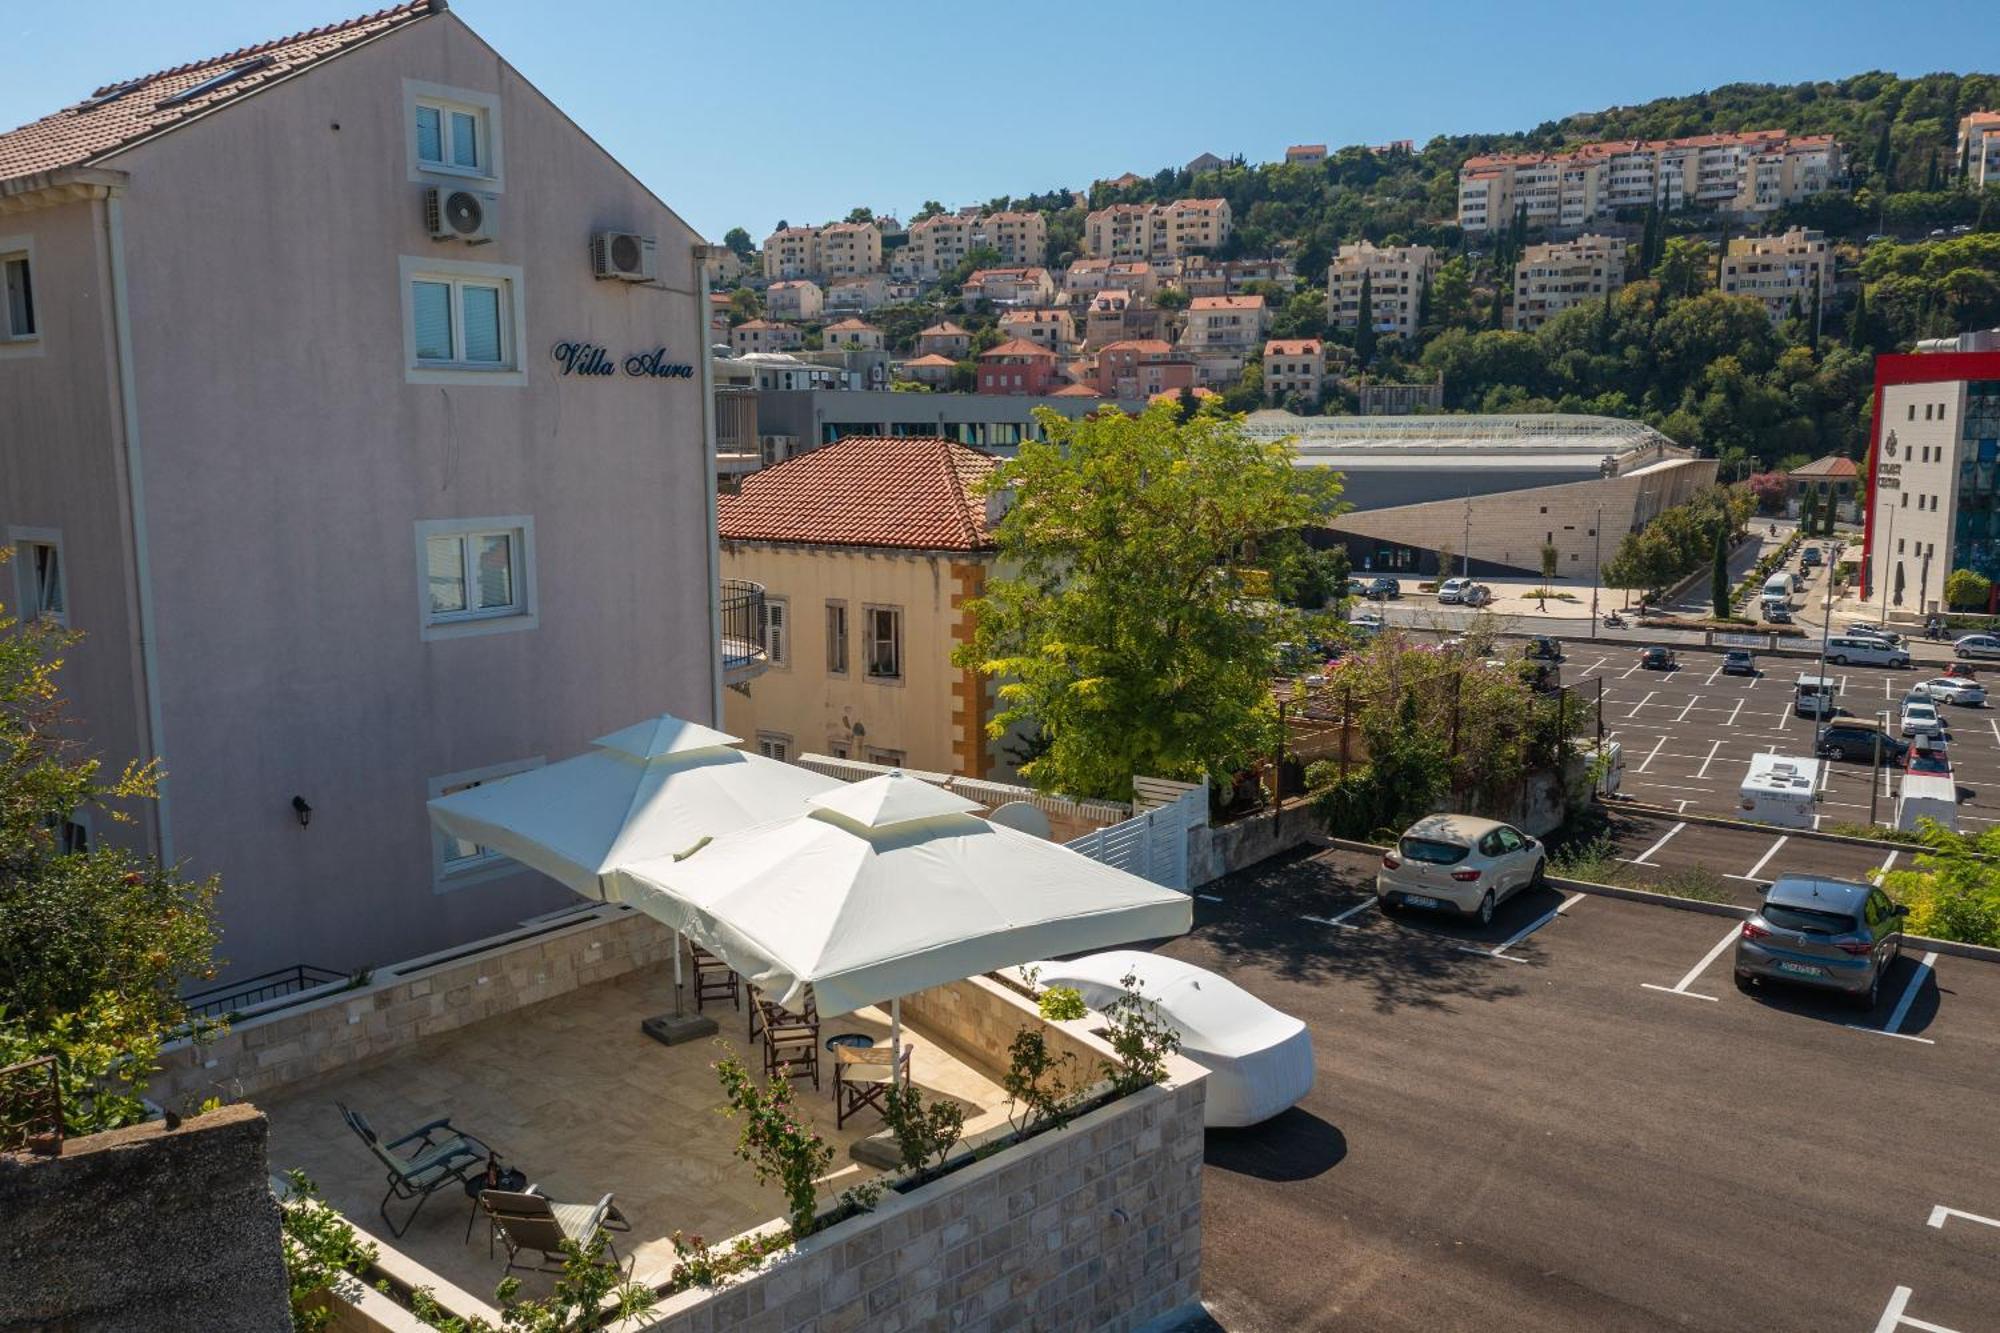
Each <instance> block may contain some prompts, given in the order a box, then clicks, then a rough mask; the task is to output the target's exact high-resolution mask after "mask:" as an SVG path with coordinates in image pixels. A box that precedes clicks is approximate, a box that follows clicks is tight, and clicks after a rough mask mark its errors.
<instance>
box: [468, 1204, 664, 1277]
mask: <svg viewBox="0 0 2000 1333" xmlns="http://www.w3.org/2000/svg"><path fill="white" fill-rule="evenodd" d="M479 1206H480V1207H481V1208H483V1209H485V1210H486V1216H487V1217H488V1218H489V1219H491V1221H492V1229H491V1230H490V1231H489V1232H488V1233H487V1237H486V1254H487V1257H488V1258H491V1257H492V1255H493V1240H494V1237H496V1236H497V1237H498V1238H499V1239H500V1242H501V1244H503V1245H505V1246H506V1247H507V1271H508V1272H510V1273H511V1272H513V1271H514V1270H515V1269H517V1268H518V1269H520V1270H522V1271H523V1272H533V1273H560V1272H562V1271H563V1248H562V1247H563V1242H564V1241H566V1240H568V1241H574V1242H576V1243H577V1244H578V1245H583V1246H588V1245H589V1244H590V1242H591V1241H592V1240H593V1239H595V1238H596V1236H597V1234H598V1233H599V1232H605V1233H610V1232H613V1231H630V1230H631V1229H632V1225H631V1223H629V1222H627V1221H626V1220H625V1215H624V1214H623V1213H621V1212H619V1211H618V1206H617V1205H616V1204H614V1203H613V1202H612V1201H611V1196H610V1195H609V1194H607V1195H605V1196H604V1197H603V1198H601V1199H599V1200H598V1201H597V1202H596V1203H594V1204H590V1203H556V1202H554V1201H553V1200H551V1199H548V1198H546V1197H544V1196H543V1195H540V1194H537V1193H535V1191H534V1188H533V1187H532V1186H530V1187H529V1188H528V1189H527V1190H526V1191H525V1192H523V1193H519V1194H516V1193H514V1192H512V1191H510V1190H482V1191H481V1192H480V1195H479ZM604 1244H605V1248H606V1249H607V1250H608V1251H609V1252H610V1254H611V1266H612V1267H614V1268H616V1267H618V1266H619V1264H621V1263H622V1262H624V1261H623V1260H621V1259H620V1258H619V1256H618V1247H617V1246H616V1245H615V1244H613V1243H612V1241H611V1237H610V1235H609V1234H606V1235H605V1238H604ZM530 1251H533V1252H534V1253H536V1254H539V1255H540V1256H541V1261H540V1262H539V1263H524V1262H522V1260H521V1256H522V1255H523V1254H525V1253H528V1252H530Z"/></svg>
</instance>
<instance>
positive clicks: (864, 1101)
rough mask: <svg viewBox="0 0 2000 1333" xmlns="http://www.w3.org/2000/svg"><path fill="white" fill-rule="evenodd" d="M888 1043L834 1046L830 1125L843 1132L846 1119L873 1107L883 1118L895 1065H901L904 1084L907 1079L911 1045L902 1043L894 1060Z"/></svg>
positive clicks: (886, 1108) (886, 1112)
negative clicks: (831, 1121) (899, 1052)
mask: <svg viewBox="0 0 2000 1333" xmlns="http://www.w3.org/2000/svg"><path fill="white" fill-rule="evenodd" d="M890 1050H891V1048H890V1046H889V1043H887V1042H878V1043H876V1044H875V1045H873V1046H836V1047H835V1048H834V1051H833V1123H834V1126H835V1128H838V1129H845V1128H846V1127H847V1117H849V1116H851V1115H859V1114H861V1108H862V1107H864V1106H872V1107H874V1108H875V1109H876V1110H877V1111H878V1112H881V1113H882V1114H883V1115H884V1116H885V1117H886V1116H887V1115H888V1107H887V1105H886V1103H885V1099H886V1098H887V1097H888V1095H889V1088H890V1085H891V1079H892V1075H893V1073H894V1066H895V1065H897V1064H900V1065H901V1067H902V1070H901V1072H902V1077H903V1081H904V1082H905V1083H907V1082H909V1080H910V1043H908V1042H907V1041H906V1042H904V1043H903V1054H902V1056H901V1058H900V1059H893V1057H892V1056H891V1054H890Z"/></svg>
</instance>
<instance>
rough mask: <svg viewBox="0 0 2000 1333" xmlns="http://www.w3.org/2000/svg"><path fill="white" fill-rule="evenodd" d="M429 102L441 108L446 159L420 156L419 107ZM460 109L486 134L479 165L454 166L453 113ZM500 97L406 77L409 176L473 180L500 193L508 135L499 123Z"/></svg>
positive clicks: (405, 130) (441, 143)
mask: <svg viewBox="0 0 2000 1333" xmlns="http://www.w3.org/2000/svg"><path fill="white" fill-rule="evenodd" d="M419 106H426V107H431V108H433V109H435V110H436V111H437V112H438V142H439V146H440V148H441V149H442V151H443V152H444V155H445V158H446V160H445V161H443V162H426V161H424V160H423V159H422V158H420V157H418V156H417V108H418V107H419ZM454 111H457V112H462V113H465V114H468V115H471V116H473V117H475V118H476V119H477V120H478V121H479V130H480V133H481V134H483V135H484V144H483V145H482V146H483V148H484V157H483V159H482V160H481V162H480V164H479V166H478V167H477V168H476V169H468V168H466V167H460V166H454V165H452V163H451V161H450V160H449V159H450V157H451V113H452V112H454ZM500 121H501V117H500V98H499V95H498V94H496V93H485V92H480V91H479V90H477V89H475V88H454V87H451V86H450V85H448V84H442V83H425V82H423V81H421V80H418V79H404V80H403V144H404V149H403V151H404V154H405V160H406V162H407V165H408V167H409V176H410V179H411V180H413V181H430V182H434V181H436V180H438V179H440V178H445V179H450V180H461V181H464V180H471V181H480V182H483V183H484V187H485V188H486V189H487V190H489V191H491V192H493V193H495V194H497V193H499V192H500V191H501V190H503V189H505V188H506V171H505V167H506V161H507V157H506V136H505V135H504V134H503V133H502V128H503V127H502V125H501V123H500Z"/></svg>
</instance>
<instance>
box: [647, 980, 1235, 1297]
mask: <svg viewBox="0 0 2000 1333" xmlns="http://www.w3.org/2000/svg"><path fill="white" fill-rule="evenodd" d="M907 1007H908V1002H907V1001H905V1008H907ZM1173 1070H1174V1078H1173V1079H1172V1080H1171V1081H1170V1082H1168V1083H1165V1084H1162V1085H1160V1086H1158V1087H1153V1088H1146V1089H1144V1090H1142V1091H1140V1092H1137V1093H1135V1094H1133V1095H1132V1096H1129V1097H1126V1098H1123V1099H1121V1100H1119V1101H1117V1102H1114V1103H1112V1104H1111V1105H1109V1106H1106V1107H1102V1108H1100V1109H1099V1110H1097V1111H1094V1112H1092V1113H1091V1114H1089V1115H1087V1116H1084V1117H1082V1118H1081V1119H1079V1120H1077V1121H1076V1122H1075V1123H1073V1124H1071V1125H1069V1126H1068V1127H1066V1128H1064V1129H1061V1130H1054V1131H1051V1132H1048V1133H1045V1134H1042V1135H1040V1136H1038V1137H1036V1138H1034V1139H1031V1140H1029V1141H1028V1142H1026V1143H1024V1144H1019V1145H1016V1146H1015V1147H1012V1148H1010V1149H1008V1150H1007V1151H1005V1152H1003V1153H1000V1154H998V1155H996V1156H994V1157H990V1158H987V1159H986V1160H984V1161H980V1162H975V1163H973V1164H972V1165H970V1166H967V1167H964V1168H962V1169H961V1170H959V1171H956V1172H954V1173H952V1174H951V1175H949V1176H946V1177H944V1178H943V1179H941V1180H936V1181H932V1182H931V1183H930V1184H928V1185H926V1186H924V1187H923V1188H921V1189H918V1190H915V1191H913V1192H911V1193H909V1194H907V1195H899V1194H894V1193H891V1194H887V1195H885V1196H883V1199H882V1202H881V1203H880V1204H879V1205H877V1208H876V1210H875V1211H874V1212H872V1213H867V1214H864V1215H862V1216H860V1217H856V1218H852V1219H850V1220H848V1221H846V1222H843V1223H841V1224H840V1225H839V1226H836V1227H832V1228H830V1229H829V1230H827V1231H825V1232H822V1233H820V1234H819V1235H817V1236H811V1237H808V1238H807V1239H806V1241H805V1242H804V1243H803V1244H802V1245H800V1246H799V1247H798V1249H797V1250H796V1251H794V1252H792V1253H791V1254H788V1255H786V1256H784V1257H783V1258H782V1259H780V1260H779V1261H777V1262H776V1263H774V1264H773V1265H772V1266H771V1267H770V1268H768V1269H766V1270H764V1271H763V1272H760V1273H758V1274H756V1275H754V1276H752V1277H750V1278H747V1279H745V1280H744V1281H742V1282H740V1283H737V1284H735V1285H732V1286H730V1287H728V1288H726V1289H724V1290H723V1291H721V1292H716V1293H710V1292H684V1293H682V1294H681V1295H679V1296H674V1297H671V1298H669V1299H668V1300H667V1301H665V1302H663V1303H662V1305H661V1306H660V1307H658V1308H657V1309H655V1310H654V1311H652V1312H651V1313H649V1314H648V1315H646V1316H644V1317H643V1318H642V1319H640V1320H636V1321H633V1322H632V1323H630V1324H628V1325H626V1326H624V1327H627V1328H630V1329H635V1330H636V1329H648V1330H656V1331H657V1333H805V1330H814V1331H815V1333H838V1331H840V1330H849V1329H867V1330H869V1331H870V1333H897V1331H898V1330H906V1329H930V1328H1014V1327H1028V1326H1032V1327H1034V1328H1035V1329H1037V1330H1042V1331H1043V1333H1100V1331H1102V1333H1125V1330H1131V1329H1136V1328H1138V1327H1140V1326H1141V1325H1143V1324H1145V1323H1146V1322H1148V1321H1149V1320H1152V1319H1154V1318H1157V1317H1158V1316H1160V1315H1163V1314H1166V1313H1167V1312H1169V1311H1172V1310H1175V1309H1178V1308H1180V1307H1182V1306H1184V1305H1187V1304H1189V1303H1190V1302H1193V1301H1194V1300H1196V1299H1197V1298H1198V1296H1199V1294H1200V1273H1201V1166H1202V1146H1203V1139H1202V1110H1203V1093H1204V1088H1203V1078H1204V1077H1205V1076H1204V1075H1203V1073H1202V1071H1201V1070H1199V1069H1197V1068H1196V1067H1195V1066H1193V1065H1191V1064H1188V1063H1187V1062H1186V1061H1183V1060H1180V1059H1178V1058H1176V1059H1175V1060H1174V1061H1173Z"/></svg>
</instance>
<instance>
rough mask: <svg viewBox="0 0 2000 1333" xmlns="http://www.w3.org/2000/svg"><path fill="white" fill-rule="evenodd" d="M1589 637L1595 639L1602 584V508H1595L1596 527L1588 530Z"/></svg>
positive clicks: (1601, 506) (1600, 506)
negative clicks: (1589, 545) (1599, 594)
mask: <svg viewBox="0 0 2000 1333" xmlns="http://www.w3.org/2000/svg"><path fill="white" fill-rule="evenodd" d="M1590 537H1591V550H1590V637H1591V638H1593V639H1595V638H1596V637H1597V589H1598V587H1599V586H1600V585H1601V584H1603V582H1604V506H1603V505H1599V506H1597V526H1596V527H1594V528H1592V529H1591V530H1590Z"/></svg>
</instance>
